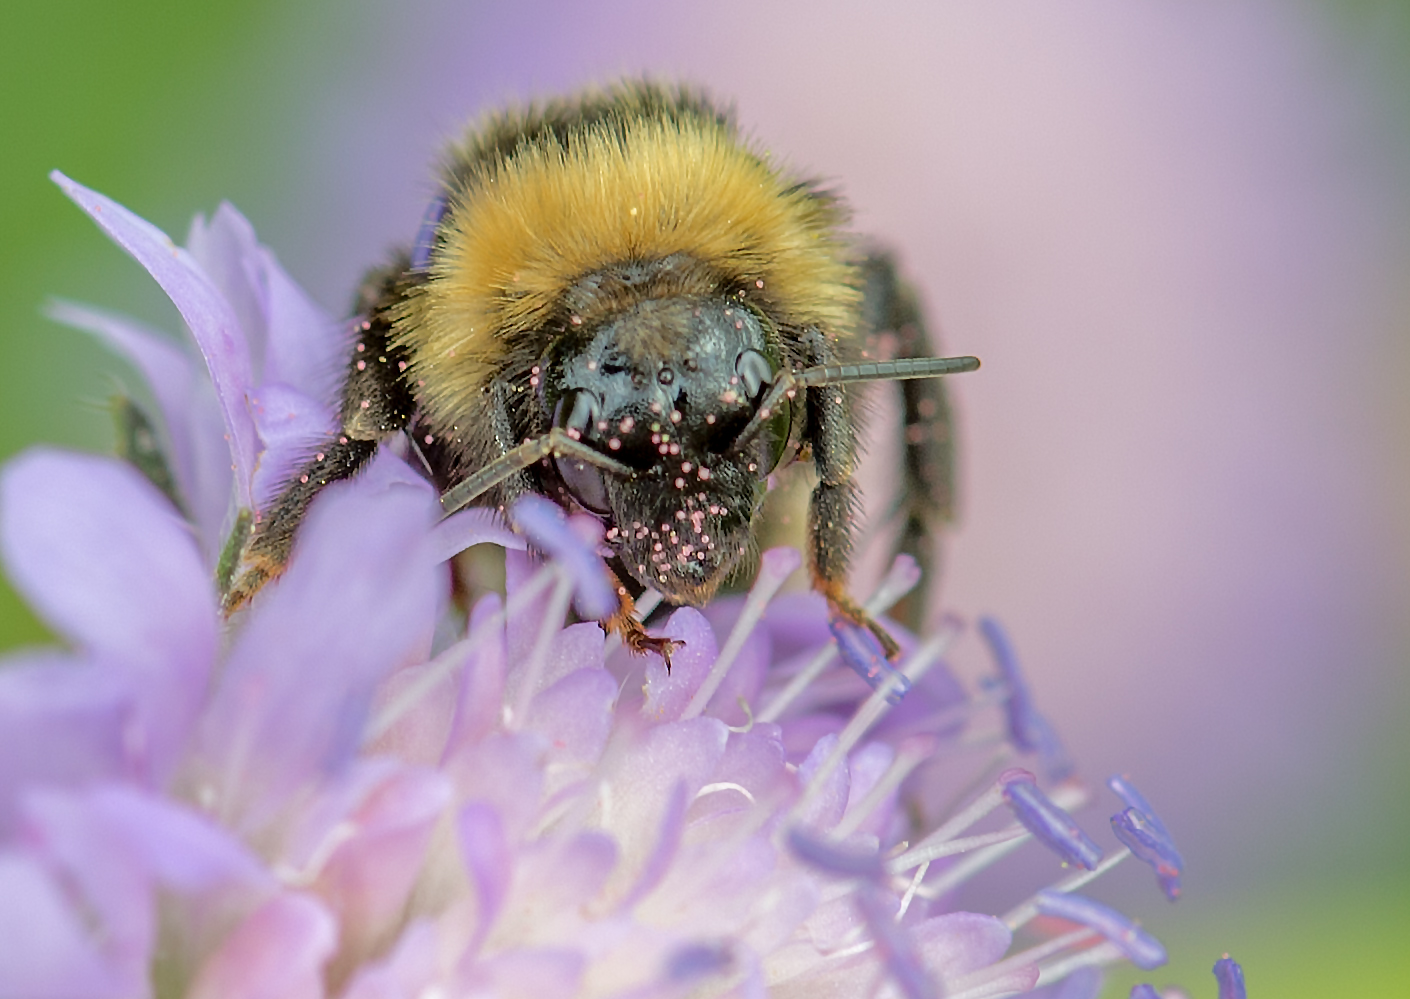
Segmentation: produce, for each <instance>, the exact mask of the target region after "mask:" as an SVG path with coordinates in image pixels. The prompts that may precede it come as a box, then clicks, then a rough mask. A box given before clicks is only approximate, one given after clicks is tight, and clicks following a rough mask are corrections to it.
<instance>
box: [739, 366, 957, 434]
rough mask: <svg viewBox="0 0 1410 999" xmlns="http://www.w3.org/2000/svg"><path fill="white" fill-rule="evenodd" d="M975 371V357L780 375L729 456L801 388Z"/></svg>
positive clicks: (903, 379)
mask: <svg viewBox="0 0 1410 999" xmlns="http://www.w3.org/2000/svg"><path fill="white" fill-rule="evenodd" d="M978 368H979V358H977V357H969V356H965V357H902V358H897V359H896V360H894V361H866V362H865V363H862V364H820V365H818V366H817V367H815V368H804V369H803V370H802V371H794V372H786V371H785V372H782V373H780V374H779V376H778V378H777V379H775V381H774V384H773V388H771V389H769V391H768V394H767V395H765V396H764V398H763V399H762V400H760V402H759V408H758V409H757V410H755V412H754V416H753V418H752V419H751V420H750V421H749V423H748V425H747V426H745V428H744V429H743V430H742V431H740V433H739V436H738V437H736V438H735V440H734V443H733V444H731V445H730V451H731V452H738V451H739V450H741V449H742V448H743V447H744V445H746V444H748V443H749V441H750V440H752V439H753V437H754V435H755V434H757V433H758V432H759V431H760V430H762V429H763V427H764V424H765V423H767V422H768V420H769V417H770V416H772V415H773V411H774V410H775V409H776V408H777V407H778V406H779V405H780V404H781V403H783V402H784V400H785V399H792V398H793V397H794V396H795V395H797V394H798V390H799V389H802V388H821V387H822V386H824V385H845V384H848V383H849V382H891V381H906V380H909V379H912V378H939V377H940V376H941V375H959V374H963V373H964V372H966V371H975V370H977V369H978Z"/></svg>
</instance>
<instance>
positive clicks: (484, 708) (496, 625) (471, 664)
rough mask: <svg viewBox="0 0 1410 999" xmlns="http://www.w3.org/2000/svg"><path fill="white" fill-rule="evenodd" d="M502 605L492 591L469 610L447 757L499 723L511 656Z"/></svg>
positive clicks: (487, 732)
mask: <svg viewBox="0 0 1410 999" xmlns="http://www.w3.org/2000/svg"><path fill="white" fill-rule="evenodd" d="M442 523H444V522H442ZM434 543H435V542H434V539H433V544H434ZM437 554H439V551H438V552H437ZM503 606H504V602H503V601H502V600H501V599H500V597H499V595H498V594H497V593H491V594H488V595H486V596H484V597H482V598H481V599H480V601H479V602H478V603H476V604H475V608H474V610H473V611H471V613H470V626H469V628H468V629H467V630H468V634H469V637H468V638H467V639H466V640H465V641H464V642H463V643H462V644H463V646H464V654H465V655H466V656H467V659H466V662H465V665H464V667H462V668H461V671H460V673H461V681H460V699H459V702H458V703H457V705H456V709H455V720H454V721H453V722H451V730H450V737H449V738H448V739H447V740H446V751H445V757H446V758H447V759H448V758H450V756H452V755H453V754H454V753H456V752H457V751H458V750H459V749H460V748H461V747H462V746H466V745H472V744H474V743H477V742H479V741H480V740H481V739H483V738H485V737H486V736H487V735H489V734H490V733H491V732H493V731H494V730H495V728H496V726H498V724H499V720H500V712H501V710H502V706H503V704H504V673H505V669H506V668H507V663H508V659H509V651H508V648H507V647H506V644H505V634H504V619H503V618H502V617H500V612H501V610H502V609H503Z"/></svg>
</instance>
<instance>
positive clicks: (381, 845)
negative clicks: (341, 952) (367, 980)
mask: <svg viewBox="0 0 1410 999" xmlns="http://www.w3.org/2000/svg"><path fill="white" fill-rule="evenodd" d="M450 797H451V794H450V787H449V784H448V782H447V781H446V780H445V779H444V778H443V777H441V775H439V774H437V773H435V772H434V771H430V770H421V769H412V768H401V769H398V770H395V771H393V772H392V773H391V774H389V775H388V778H387V779H386V780H383V781H381V782H380V783H378V784H377V785H376V786H375V787H374V788H373V789H372V790H371V793H370V794H369V795H368V796H367V797H366V798H365V799H364V800H363V801H361V802H359V803H358V806H357V808H356V809H355V810H354V811H353V812H351V813H349V814H347V815H345V816H344V817H343V819H342V821H341V822H340V823H339V824H338V826H337V827H336V828H337V829H338V830H339V832H338V833H337V834H336V835H345V836H346V837H347V838H346V839H344V840H343V841H342V842H341V843H340V844H339V845H338V846H337V848H336V849H335V850H334V852H333V854H332V856H330V857H329V858H328V861H327V863H326V864H325V865H324V867H323V869H322V871H321V872H320V873H319V875H318V879H317V881H316V882H315V887H316V890H317V892H318V895H319V897H320V898H322V899H323V900H324V901H325V902H326V903H327V904H328V905H329V906H330V907H331V908H332V909H333V910H334V911H335V912H337V913H338V915H339V945H340V946H341V947H342V948H344V949H345V950H346V951H352V952H357V951H360V950H364V949H371V948H372V947H374V946H375V945H376V944H377V943H378V942H379V941H382V940H384V939H385V938H386V937H387V934H388V933H389V932H390V931H391V930H393V929H394V928H395V926H396V925H397V924H398V923H399V922H400V921H401V919H402V918H403V917H404V915H405V912H406V908H407V902H408V897H409V896H410V894H411V890H412V887H413V886H414V885H415V884H416V879H417V878H418V876H419V875H420V874H421V871H422V868H423V866H424V862H425V859H426V848H427V845H428V844H429V843H430V841H431V834H432V832H433V831H434V829H435V826H436V823H437V822H438V821H439V820H440V818H441V815H442V814H443V813H444V811H445V809H446V806H447V804H449V802H450Z"/></svg>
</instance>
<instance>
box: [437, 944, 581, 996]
mask: <svg viewBox="0 0 1410 999" xmlns="http://www.w3.org/2000/svg"><path fill="white" fill-rule="evenodd" d="M586 964H587V961H586V958H585V957H584V955H583V954H582V953H581V952H578V951H574V950H570V949H569V948H568V947H567V946H566V945H565V946H562V947H541V948H538V949H531V948H527V947H526V948H523V949H520V950H512V951H508V952H506V953H503V954H499V955H496V956H495V957H493V958H491V959H489V960H486V961H481V962H479V963H478V964H476V965H475V966H474V968H473V969H470V970H468V971H467V973H466V974H465V975H464V977H463V978H461V979H459V980H457V982H456V986H457V988H456V990H455V992H454V993H453V994H455V995H467V996H481V995H483V996H496V997H500V996H503V997H504V999H537V997H539V996H545V997H547V996H576V995H579V994H580V993H581V983H582V979H583V973H584V971H585V970H586V967H585V966H586Z"/></svg>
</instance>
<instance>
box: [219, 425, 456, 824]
mask: <svg viewBox="0 0 1410 999" xmlns="http://www.w3.org/2000/svg"><path fill="white" fill-rule="evenodd" d="M435 511H436V500H435V496H434V494H433V492H432V490H431V488H430V486H429V485H427V483H426V482H425V481H424V480H422V479H420V478H419V477H417V476H416V475H415V474H414V473H413V472H412V471H411V470H410V469H409V468H408V467H407V466H406V464H405V463H404V462H402V461H400V460H399V459H397V458H395V457H394V456H392V455H390V454H388V453H386V452H385V451H384V452H382V453H381V454H380V455H379V456H378V458H377V459H376V460H375V461H374V462H373V464H372V466H371V467H370V468H369V469H368V470H367V471H366V472H365V473H363V474H362V475H360V476H358V477H357V478H356V479H354V480H351V481H349V482H345V483H338V484H336V485H333V486H329V487H328V488H327V489H326V490H324V491H323V493H322V494H321V495H320V497H319V498H318V500H317V501H315V502H314V504H313V506H312V508H311V510H310V511H309V515H308V518H307V519H306V520H305V522H304V524H303V527H302V529H301V531H300V536H299V541H298V544H297V545H296V546H295V549H294V556H293V559H292V560H291V562H290V565H289V570H288V572H287V573H286V574H285V575H284V578H283V579H282V580H280V581H278V582H277V583H275V584H273V585H271V586H270V587H268V588H267V589H266V591H265V592H264V593H263V594H261V601H260V602H257V603H256V605H255V606H254V607H253V608H252V610H251V612H250V615H249V618H248V620H247V621H246V622H245V627H244V631H243V632H242V633H241V634H240V636H239V638H238V640H237V642H236V645H235V648H234V650H233V652H232V653H231V655H230V658H229V660H228V662H227V664H226V668H225V672H224V675H223V676H222V678H221V685H220V688H219V690H218V691H217V693H216V696H215V698H214V699H213V701H212V703H211V706H210V709H209V711H208V712H207V716H206V724H205V728H204V732H203V737H204V738H203V742H204V745H205V747H206V754H205V755H206V760H207V763H208V765H209V766H211V767H212V768H213V770H214V774H213V776H212V779H213V781H214V783H215V786H216V787H217V788H219V789H220V800H221V801H222V807H225V808H235V809H239V810H245V809H249V811H247V812H246V813H245V817H244V821H245V822H246V823H252V824H254V826H256V827H257V826H258V825H259V824H261V823H263V822H264V821H266V820H267V819H268V818H270V817H271V814H272V811H273V810H275V809H277V808H278V807H280V804H281V803H282V802H283V800H284V799H285V798H286V797H287V796H288V795H289V794H291V793H293V792H294V791H295V790H297V789H298V788H299V787H301V786H303V785H304V784H306V783H308V782H311V781H315V780H317V779H319V778H320V777H322V776H324V775H326V774H330V773H335V772H336V771H337V770H338V769H339V768H340V767H341V766H342V765H343V764H344V763H345V762H346V761H347V760H348V759H349V757H350V756H351V754H352V753H353V752H354V751H355V750H356V749H357V747H358V745H359V743H360V741H361V739H362V736H363V727H364V724H365V720H366V717H367V712H368V707H369V704H370V701H371V697H372V694H373V691H374V690H375V688H376V685H377V683H378V682H379V681H380V680H381V679H382V678H383V677H384V676H386V675H387V674H388V673H390V672H391V671H392V670H393V669H395V668H396V667H397V666H400V665H404V664H406V663H409V662H412V661H415V660H416V658H418V657H420V656H423V655H424V654H425V652H426V650H427V646H428V645H429V641H430V636H431V632H432V627H433V624H434V618H435V614H436V608H437V606H438V602H439V597H440V591H441V586H442V577H441V575H440V572H439V570H438V569H437V567H436V566H435V564H434V563H433V562H432V560H431V558H430V557H429V550H428V549H429V544H428V541H427V536H428V534H429V531H430V527H431V524H432V522H433V518H434V516H435ZM227 820H229V816H227Z"/></svg>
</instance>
